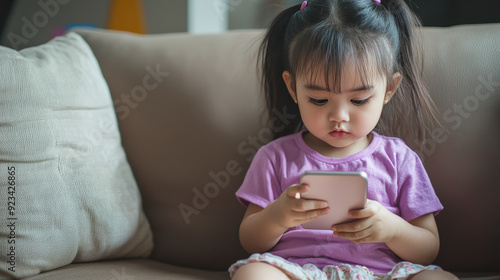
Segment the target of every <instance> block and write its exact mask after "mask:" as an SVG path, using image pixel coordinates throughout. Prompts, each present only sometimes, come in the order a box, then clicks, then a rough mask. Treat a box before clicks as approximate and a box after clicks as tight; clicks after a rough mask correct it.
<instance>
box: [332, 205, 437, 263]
mask: <svg viewBox="0 0 500 280" xmlns="http://www.w3.org/2000/svg"><path fill="white" fill-rule="evenodd" d="M349 214H350V216H351V217H352V218H356V219H359V220H357V221H354V222H350V223H346V224H341V225H335V226H334V227H333V228H332V229H333V230H334V236H336V237H340V238H346V239H349V240H351V241H352V242H355V243H369V242H385V243H386V244H387V246H388V247H389V248H390V249H391V250H392V251H393V252H394V253H396V254H397V255H398V256H399V257H400V258H401V259H403V260H405V261H409V262H413V263H418V264H422V265H428V264H430V263H432V262H433V261H434V259H435V258H436V256H437V253H438V251H439V233H438V229H437V226H436V222H435V220H434V215H433V214H427V215H423V216H421V217H419V218H416V219H414V220H412V221H410V222H407V221H405V220H404V219H403V218H401V217H399V216H398V215H395V214H393V213H392V212H390V211H389V210H387V209H386V208H385V207H384V206H382V205H381V204H380V203H378V202H376V201H373V200H369V201H368V203H367V207H366V208H364V209H362V210H353V211H350V212H349Z"/></svg>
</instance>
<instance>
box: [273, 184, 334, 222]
mask: <svg viewBox="0 0 500 280" xmlns="http://www.w3.org/2000/svg"><path fill="white" fill-rule="evenodd" d="M307 191H309V186H307V185H292V186H290V187H288V188H287V189H286V190H285V191H284V192H283V193H282V194H281V195H280V197H279V198H278V199H276V200H275V201H273V202H272V203H271V204H269V206H268V207H267V208H269V211H270V214H271V216H272V218H273V220H274V221H275V222H276V223H277V224H278V225H280V226H281V227H283V228H286V229H288V228H291V227H296V226H298V225H300V224H303V223H306V222H309V221H312V220H314V219H316V218H317V217H319V216H321V215H325V214H327V213H328V211H329V208H328V203H327V202H326V201H321V200H310V199H303V198H300V195H299V196H297V193H299V194H302V193H305V192H307Z"/></svg>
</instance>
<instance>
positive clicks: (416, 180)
mask: <svg viewBox="0 0 500 280" xmlns="http://www.w3.org/2000/svg"><path fill="white" fill-rule="evenodd" d="M398 184H399V186H400V193H399V209H400V211H401V217H402V218H403V219H405V220H406V221H411V220H413V219H416V218H418V217H420V216H423V215H426V214H429V213H432V214H434V215H437V214H438V213H439V212H440V211H441V210H443V205H442V204H441V202H440V201H439V198H438V197H437V195H436V192H435V191H434V188H433V187H432V183H431V181H430V179H429V176H428V175H427V172H426V171H425V168H424V166H423V164H422V161H421V160H420V158H419V157H418V156H417V154H415V153H414V152H413V151H410V152H409V153H407V154H406V158H405V160H404V161H403V165H402V167H401V168H400V169H399V170H398Z"/></svg>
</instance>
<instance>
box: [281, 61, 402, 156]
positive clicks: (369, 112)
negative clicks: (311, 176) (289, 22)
mask: <svg viewBox="0 0 500 280" xmlns="http://www.w3.org/2000/svg"><path fill="white" fill-rule="evenodd" d="M359 76H360V75H357V73H356V68H355V67H354V65H349V66H347V67H346V69H344V71H343V72H342V79H341V85H340V86H341V87H340V88H341V92H340V93H337V92H333V91H332V90H328V89H327V86H326V83H325V80H324V78H323V77H324V75H322V73H321V72H320V73H319V75H316V78H312V79H311V78H309V75H299V76H298V77H297V79H296V81H293V80H292V79H291V76H290V73H289V72H288V71H285V72H283V79H284V81H285V83H286V85H287V87H288V90H289V92H290V94H291V96H292V98H293V99H294V100H295V101H296V103H297V104H298V106H299V110H300V114H301V117H302V121H303V123H304V125H305V127H306V128H307V130H308V131H309V132H310V133H309V134H307V135H306V136H305V140H306V143H307V144H308V145H309V146H311V147H312V148H313V149H315V150H316V151H318V152H320V153H322V154H324V155H327V156H331V157H345V156H348V155H351V154H354V153H356V152H359V151H361V150H363V149H364V148H366V147H367V146H368V145H369V143H370V139H369V138H368V135H369V133H370V132H371V131H372V130H373V129H374V128H375V126H376V125H377V123H378V121H379V119H380V115H381V113H382V108H383V106H384V104H387V102H389V100H390V99H391V97H392V96H393V94H394V92H395V91H396V89H397V87H398V85H399V82H400V80H401V75H400V74H399V73H396V74H394V75H393V77H392V81H391V82H390V83H389V84H388V83H387V79H386V77H379V76H378V75H372V77H369V79H368V81H369V82H368V84H367V85H363V82H362V80H361V78H360V77H359Z"/></svg>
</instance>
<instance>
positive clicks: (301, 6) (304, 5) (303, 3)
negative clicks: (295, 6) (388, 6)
mask: <svg viewBox="0 0 500 280" xmlns="http://www.w3.org/2000/svg"><path fill="white" fill-rule="evenodd" d="M379 1H380V0H379ZM306 6H307V1H304V2H302V5H300V9H301V10H302V9H304V8H305V7H306Z"/></svg>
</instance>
